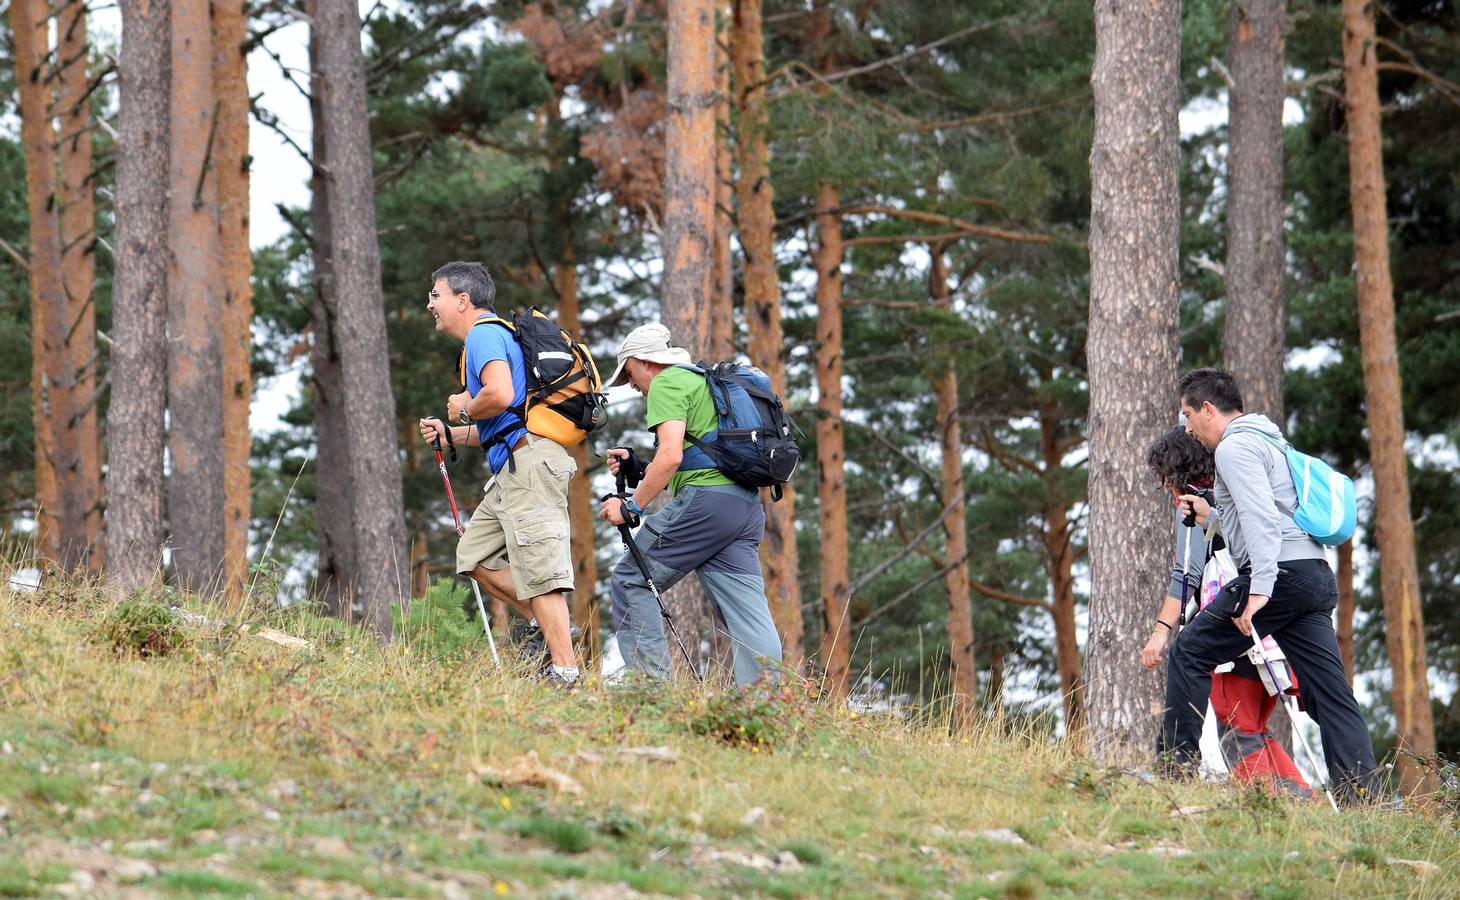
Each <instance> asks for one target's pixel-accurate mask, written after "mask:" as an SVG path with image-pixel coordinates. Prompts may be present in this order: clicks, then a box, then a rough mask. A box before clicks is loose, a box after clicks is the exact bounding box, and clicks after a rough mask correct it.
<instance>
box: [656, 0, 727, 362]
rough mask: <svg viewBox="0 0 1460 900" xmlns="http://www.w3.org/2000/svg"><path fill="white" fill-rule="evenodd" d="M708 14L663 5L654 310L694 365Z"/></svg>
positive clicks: (699, 3)
mask: <svg viewBox="0 0 1460 900" xmlns="http://www.w3.org/2000/svg"><path fill="white" fill-rule="evenodd" d="M714 59H715V12H714V7H713V5H712V3H711V2H710V0H670V3H669V128H668V138H667V146H666V153H665V179H664V180H665V184H664V284H663V295H662V299H661V301H660V305H661V308H662V312H663V318H664V322H665V324H666V325H668V326H669V330H670V332H671V333H672V334H673V335H674V340H675V343H677V344H679V346H681V347H688V348H689V349H690V350H691V352H692V353H694V354H696V358H699V357H700V356H702V355H703V354H704V352H705V350H706V349H707V344H708V342H709V321H710V316H709V307H710V298H711V297H712V296H713V293H714V291H713V282H712V279H711V274H712V268H711V263H712V246H713V242H714V237H713V236H714V233H715V190H714V187H715V144H716V141H715V112H714V105H715V71H714Z"/></svg>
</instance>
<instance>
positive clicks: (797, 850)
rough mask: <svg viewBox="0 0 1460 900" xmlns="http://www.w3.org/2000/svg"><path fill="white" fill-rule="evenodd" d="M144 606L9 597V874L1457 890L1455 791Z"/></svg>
mask: <svg viewBox="0 0 1460 900" xmlns="http://www.w3.org/2000/svg"><path fill="white" fill-rule="evenodd" d="M129 609H130V613H129V615H130V617H131V618H130V620H129V624H130V626H131V627H130V628H123V627H118V621H117V618H116V614H115V613H114V612H113V611H111V609H110V607H109V606H108V605H107V604H106V603H104V602H103V600H102V599H101V597H100V596H99V594H98V593H97V592H95V591H94V590H91V589H89V588H87V587H85V586H72V587H68V588H65V589H60V590H53V591H48V592H46V593H42V594H29V593H14V592H11V591H4V592H0V742H3V743H0V894H48V893H55V892H61V893H69V894H73V895H87V896H91V895H103V896H131V895H136V896H153V895H157V894H212V895H249V894H252V895H268V894H283V893H295V894H302V895H313V896H333V897H350V896H367V895H393V896H448V897H454V896H462V897H464V896H494V895H495V896H541V897H555V896H562V897H570V896H577V897H604V898H606V897H626V896H635V895H637V894H640V893H643V894H655V895H674V896H679V895H699V896H726V895H742V896H743V895H760V896H785V897H790V896H833V895H834V896H838V897H860V896H957V897H979V896H988V897H997V896H1006V895H1007V896H1016V897H1036V896H1045V895H1075V896H1110V897H1117V896H1118V897H1128V896H1191V895H1197V894H1202V895H1214V896H1251V897H1307V896H1324V895H1343V896H1363V897H1378V896H1411V895H1412V896H1419V897H1440V896H1455V895H1456V894H1457V893H1460V849H1457V840H1456V837H1457V836H1456V830H1455V822H1454V821H1453V820H1451V819H1447V818H1444V817H1441V816H1438V815H1433V814H1419V813H1412V812H1411V813H1403V812H1393V811H1389V812H1385V811H1366V812H1354V813H1347V814H1344V815H1341V816H1339V815H1334V814H1333V813H1332V812H1330V811H1329V810H1327V809H1326V808H1325V807H1324V806H1322V805H1320V804H1308V805H1302V806H1299V805H1294V804H1292V803H1289V802H1280V801H1275V800H1271V799H1269V798H1268V797H1267V796H1266V795H1265V794H1262V793H1259V792H1240V791H1235V790H1229V789H1226V788H1222V787H1213V786H1201V785H1194V786H1172V785H1167V784H1151V783H1147V782H1145V781H1143V780H1142V779H1140V778H1137V777H1132V776H1130V775H1124V774H1122V773H1121V772H1119V771H1118V770H1107V769H1103V768H1100V767H1098V766H1095V765H1093V764H1091V763H1089V762H1088V761H1084V760H1082V759H1081V758H1080V757H1078V756H1077V755H1075V754H1074V753H1072V752H1071V751H1070V750H1069V749H1068V748H1067V747H1065V746H1063V745H1061V744H1058V743H1054V742H1052V741H1049V740H1047V739H1044V738H1041V737H1038V736H1030V735H1025V734H1017V733H1011V732H1012V731H1013V729H1010V728H1008V727H1006V726H999V725H995V724H990V725H985V726H981V727H979V728H977V729H973V730H969V731H967V732H960V733H954V734H950V733H949V730H948V729H947V728H946V726H941V725H939V724H938V723H937V722H935V721H934V722H929V721H912V722H901V721H893V720H885V719H874V720H869V719H867V718H858V717H856V716H854V715H851V714H849V713H847V712H845V711H838V710H836V709H834V708H832V707H830V706H828V705H824V704H820V703H818V702H815V701H811V700H808V699H806V694H807V690H806V689H805V688H804V687H802V686H800V685H794V686H791V687H790V688H788V689H786V690H784V691H782V692H781V693H779V694H777V695H775V696H770V697H766V696H749V695H748V696H742V697H738V698H736V697H729V698H727V697H723V696H721V697H717V696H713V695H709V694H707V693H705V692H704V691H702V690H697V689H693V688H690V687H687V686H686V687H669V686H659V685H654V686H638V687H633V688H628V689H608V688H605V687H603V686H600V685H590V686H589V687H587V688H585V689H582V690H579V691H576V692H574V693H569V694H564V693H559V692H556V691H554V690H552V689H550V688H547V687H545V686H541V685H539V684H536V683H534V682H531V681H528V680H525V679H522V678H517V677H511V676H502V675H498V674H497V673H496V672H494V671H493V669H492V667H491V664H490V662H489V661H487V660H486V659H484V658H483V657H482V656H479V655H475V654H474V653H472V652H469V651H468V652H458V651H447V652H443V651H441V650H440V649H439V648H441V647H443V646H447V647H449V645H450V643H451V641H450V640H446V639H445V638H446V637H448V636H450V635H451V634H453V633H454V631H453V629H454V627H455V626H454V624H452V623H450V622H446V621H443V622H442V623H441V625H440V628H439V629H438V628H433V627H432V626H431V624H430V621H429V617H423V616H418V617H417V619H416V620H415V624H414V625H413V631H412V632H410V633H409V634H408V635H407V636H406V637H405V638H404V639H403V640H401V641H399V642H398V643H397V644H396V645H395V646H392V647H389V648H380V647H378V646H376V645H375V644H374V643H373V642H372V641H371V640H370V639H368V638H367V637H364V636H362V635H358V634H352V633H350V632H348V631H346V630H344V629H341V628H339V627H338V626H337V625H335V624H333V623H330V622H325V621H322V620H318V619H311V618H309V617H306V616H293V617H288V616H280V617H278V618H276V619H275V621H273V622H272V623H268V624H273V625H275V626H276V627H279V628H281V629H282V630H284V631H287V632H289V633H291V634H295V635H299V636H302V637H304V638H306V639H308V640H309V641H310V644H311V645H310V647H309V648H308V649H289V648H287V647H283V646H279V645H277V644H275V643H271V642H269V641H267V640H262V639H260V638H258V637H256V636H254V635H251V634H244V633H241V632H239V631H236V630H235V631H226V632H222V633H220V632H218V631H216V630H210V629H207V628H206V627H200V626H182V627H179V628H177V629H176V630H175V631H173V630H171V629H169V628H167V627H165V626H164V627H161V628H157V627H154V626H152V625H148V624H147V621H148V620H147V615H148V608H147V607H145V606H134V607H130V608H129ZM153 609H154V611H155V608H153ZM423 619H424V620H425V624H424V625H423V624H422V620H423ZM255 624H263V623H255ZM117 641H121V642H123V643H130V644H131V645H133V646H144V647H150V648H151V650H152V651H155V652H156V653H157V654H160V655H150V656H142V655H139V654H138V653H136V652H131V651H129V652H124V653H120V654H119V653H118V652H117V650H116V649H115V646H114V644H115V642H117ZM433 648H435V649H433Z"/></svg>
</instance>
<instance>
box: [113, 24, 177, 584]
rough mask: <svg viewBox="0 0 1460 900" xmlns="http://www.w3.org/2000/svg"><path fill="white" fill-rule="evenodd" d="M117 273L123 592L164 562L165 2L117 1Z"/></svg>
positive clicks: (118, 534)
mask: <svg viewBox="0 0 1460 900" xmlns="http://www.w3.org/2000/svg"><path fill="white" fill-rule="evenodd" d="M121 12H122V47H121V58H120V60H119V62H118V65H117V72H118V81H119V83H120V85H121V100H120V103H119V104H118V107H119V109H118V119H119V122H118V132H119V136H118V138H117V150H116V153H117V186H116V191H117V193H116V198H117V199H116V220H117V253H116V272H115V274H114V276H113V279H112V351H111V377H112V381H113V383H115V384H123V385H126V386H127V388H126V390H124V391H117V392H116V394H114V395H113V396H112V400H111V406H110V408H109V409H108V412H107V437H108V444H109V453H108V455H107V477H106V492H107V516H106V528H107V550H108V559H107V563H108V570H109V571H108V582H109V585H110V587H111V588H112V590H113V591H115V592H117V593H125V592H128V591H131V590H133V589H135V588H137V587H140V586H142V585H145V584H148V583H150V582H152V581H153V580H154V579H156V577H157V575H158V573H159V571H160V569H161V566H162V541H163V522H162V495H163V481H162V457H163V449H164V447H165V445H166V434H165V432H164V428H163V423H164V419H165V414H166V409H167V257H168V255H169V253H168V246H167V222H168V200H167V195H166V193H165V192H164V191H160V190H158V185H163V184H166V183H167V179H168V145H169V144H170V143H171V141H170V138H169V130H170V128H171V123H170V120H169V108H170V106H171V102H170V100H169V97H168V94H169V92H170V91H171V79H172V50H171V44H172V38H171V34H170V32H169V23H170V21H171V8H170V4H169V2H168V0H121Z"/></svg>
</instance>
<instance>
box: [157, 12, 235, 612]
mask: <svg viewBox="0 0 1460 900" xmlns="http://www.w3.org/2000/svg"><path fill="white" fill-rule="evenodd" d="M215 114H216V109H215V105H214V94H213V36H212V29H211V25H210V22H209V19H208V2H207V0H174V2H173V4H172V152H171V159H170V164H169V169H168V171H169V179H168V199H169V201H170V207H169V214H170V215H169V230H168V241H169V243H170V245H171V247H172V267H171V268H170V269H169V270H168V276H167V286H168V296H167V331H168V342H167V349H168V361H167V407H168V415H169V421H170V428H169V431H168V442H167V448H168V456H169V459H170V460H171V463H172V467H171V475H170V477H169V479H168V490H167V517H168V525H169V526H170V531H171V545H172V564H173V573H174V576H175V577H176V579H177V583H178V584H179V586H181V587H182V588H184V589H185V590H193V591H200V592H205V593H212V592H215V591H217V590H218V589H219V588H220V587H221V586H222V579H221V576H222V574H223V571H222V565H223V445H222V442H221V440H220V436H221V435H222V434H223V408H222V403H221V398H222V396H223V367H222V361H221V357H220V353H219V351H220V343H219V339H218V331H219V325H220V321H221V317H222V314H223V303H222V299H223V298H222V293H223V288H222V280H221V279H222V253H221V247H220V246H219V242H218V240H219V236H218V181H217V175H216V166H217V155H216V154H217V146H216V138H217V136H216V133H215V128H216V122H215Z"/></svg>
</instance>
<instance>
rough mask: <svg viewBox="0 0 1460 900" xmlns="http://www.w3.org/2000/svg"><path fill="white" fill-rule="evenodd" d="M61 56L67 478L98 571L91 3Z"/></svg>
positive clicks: (68, 29)
mask: <svg viewBox="0 0 1460 900" xmlns="http://www.w3.org/2000/svg"><path fill="white" fill-rule="evenodd" d="M56 30H57V32H58V34H59V36H60V43H59V48H58V50H57V55H58V58H59V59H60V60H61V62H62V63H63V64H64V65H65V69H63V70H62V72H61V78H60V89H59V90H58V91H57V92H56V101H57V104H56V105H57V110H58V114H59V118H60V123H61V125H60V136H61V146H60V153H61V202H60V210H61V212H60V225H61V272H62V281H63V283H64V286H65V292H66V328H67V338H66V348H67V352H68V354H69V356H70V360H71V369H72V372H73V373H74V375H75V384H76V389H75V392H74V396H73V410H74V412H73V413H72V415H71V417H70V418H69V419H68V420H67V422H66V423H65V424H64V430H65V431H66V432H68V434H67V435H66V436H65V437H64V438H63V440H65V441H66V443H68V444H72V445H74V446H75V447H76V466H77V467H76V470H75V472H74V473H73V476H72V477H70V478H65V479H63V490H68V491H74V492H75V494H76V499H75V501H74V502H76V503H77V504H79V505H80V507H81V509H82V510H83V515H84V516H85V521H86V536H85V544H86V547H87V553H86V562H87V570H88V571H90V572H92V573H96V572H100V571H101V569H102V564H103V563H104V561H105V554H104V553H103V529H104V527H105V526H104V521H103V516H102V504H101V436H100V432H99V430H98V428H97V415H96V403H97V399H98V397H97V390H96V387H97V381H96V371H97V353H96V306H95V304H94V302H93V300H92V287H93V284H94V281H95V278H96V208H95V206H96V204H95V188H94V184H93V181H92V178H91V168H92V166H91V133H92V125H91V103H90V102H89V101H88V100H87V98H86V91H87V84H88V83H87V60H88V58H89V57H88V53H89V51H90V47H89V46H88V44H87V40H88V38H87V34H86V4H85V3H84V2H82V0H72V2H70V3H69V4H68V5H67V6H66V7H65V8H64V9H63V10H61V14H60V16H59V18H58V20H57V25H56Z"/></svg>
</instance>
